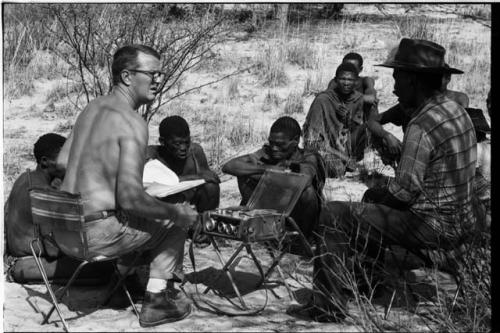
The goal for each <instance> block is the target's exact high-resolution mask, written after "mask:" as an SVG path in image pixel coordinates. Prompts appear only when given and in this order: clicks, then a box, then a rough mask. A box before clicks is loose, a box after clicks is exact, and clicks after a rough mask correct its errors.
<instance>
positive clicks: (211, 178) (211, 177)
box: [198, 170, 220, 184]
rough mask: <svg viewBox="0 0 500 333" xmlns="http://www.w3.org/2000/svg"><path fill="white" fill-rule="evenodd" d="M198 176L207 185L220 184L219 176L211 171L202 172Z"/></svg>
mask: <svg viewBox="0 0 500 333" xmlns="http://www.w3.org/2000/svg"><path fill="white" fill-rule="evenodd" d="M198 176H200V177H201V178H203V179H204V180H205V181H206V182H207V183H214V184H220V179H219V176H217V174H216V173H215V172H213V171H211V170H202V171H201V172H200V173H199V174H198Z"/></svg>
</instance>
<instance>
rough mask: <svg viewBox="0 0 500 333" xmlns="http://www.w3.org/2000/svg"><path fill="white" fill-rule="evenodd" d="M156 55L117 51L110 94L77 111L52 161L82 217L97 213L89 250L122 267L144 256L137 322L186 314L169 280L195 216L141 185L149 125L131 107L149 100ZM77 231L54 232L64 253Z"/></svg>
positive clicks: (156, 85) (139, 49)
mask: <svg viewBox="0 0 500 333" xmlns="http://www.w3.org/2000/svg"><path fill="white" fill-rule="evenodd" d="M160 58H161V56H160V54H159V53H158V52H156V51H155V50H154V49H152V48H150V47H148V46H144V45H128V46H123V47H121V48H120V49H118V50H117V51H116V52H115V54H114V56H113V63H112V66H111V69H112V74H113V88H112V90H111V92H110V93H109V94H108V95H106V96H102V97H98V98H97V99H95V100H93V101H91V102H90V103H89V104H88V105H87V107H86V108H85V109H84V110H83V111H82V112H81V113H80V114H79V116H78V118H77V119H76V123H75V125H74V127H73V130H72V132H71V134H70V136H69V138H68V140H67V141H66V143H65V144H64V146H63V148H62V149H61V152H60V154H59V157H58V166H59V167H60V168H63V169H65V170H66V173H65V177H64V181H63V183H62V185H61V189H62V190H64V191H68V192H71V193H80V194H81V197H82V199H83V210H84V214H85V215H90V214H92V215H93V216H96V215H97V214H99V213H100V214H101V217H96V218H95V220H93V221H91V222H87V226H88V231H87V235H88V238H89V241H88V247H89V254H90V255H104V256H113V257H115V256H119V257H120V261H119V263H118V269H119V270H120V271H121V272H123V273H125V272H127V271H129V270H128V266H130V264H131V262H130V260H131V259H133V258H135V255H134V254H133V252H139V253H146V254H148V258H147V260H148V262H149V279H148V282H147V286H146V290H145V291H144V300H143V304H142V308H141V313H140V317H139V324H140V325H141V326H142V327H149V326H156V325H160V324H163V323H167V322H173V321H177V320H181V319H183V318H185V317H186V316H187V315H189V313H190V312H191V305H190V304H189V302H187V300H186V299H185V298H182V297H181V294H180V293H179V292H178V290H176V289H173V282H175V277H176V273H177V272H179V271H182V262H183V259H184V243H185V238H186V230H187V228H189V227H190V226H191V225H192V224H193V223H195V222H196V221H197V216H198V214H197V212H196V211H195V210H194V209H192V208H191V207H190V206H189V205H188V204H171V203H166V202H162V201H160V200H158V199H156V198H154V197H152V196H150V195H148V194H147V193H146V192H145V191H144V187H143V183H142V179H143V169H144V164H145V162H146V151H147V142H148V126H147V123H146V122H145V121H144V119H143V118H142V117H141V116H140V115H139V114H138V112H137V110H138V109H139V107H140V106H142V105H144V104H148V103H152V102H153V101H154V99H155V97H156V94H157V93H158V91H159V89H160V87H161V86H162V80H163V79H164V77H165V75H164V73H163V72H162V71H161V62H160ZM77 236H78V235H75V234H74V233H70V232H60V231H57V232H54V238H55V240H56V242H57V243H58V245H59V247H60V249H61V250H62V251H64V252H71V249H72V244H73V242H74V239H75V237H77ZM113 287H114V286H113ZM116 295H119V294H118V293H115V296H116Z"/></svg>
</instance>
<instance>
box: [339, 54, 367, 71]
mask: <svg viewBox="0 0 500 333" xmlns="http://www.w3.org/2000/svg"><path fill="white" fill-rule="evenodd" d="M346 60H356V61H357V62H359V67H362V66H363V57H362V56H361V54H359V53H356V52H349V53H347V54H346V55H345V56H344V58H343V59H342V62H344V61H346Z"/></svg>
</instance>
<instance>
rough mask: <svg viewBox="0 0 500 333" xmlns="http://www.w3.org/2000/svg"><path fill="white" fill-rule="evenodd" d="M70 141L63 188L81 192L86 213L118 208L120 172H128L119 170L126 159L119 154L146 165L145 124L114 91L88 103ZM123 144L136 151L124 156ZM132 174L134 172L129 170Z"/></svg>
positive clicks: (66, 147)
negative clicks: (117, 194)
mask: <svg viewBox="0 0 500 333" xmlns="http://www.w3.org/2000/svg"><path fill="white" fill-rule="evenodd" d="M68 141H69V142H68V144H67V145H65V146H64V147H63V152H64V151H65V150H66V149H69V150H70V151H71V153H70V155H69V161H68V166H67V172H66V176H65V178H64V182H63V184H62V188H61V189H62V190H65V191H68V192H72V193H81V195H82V198H83V199H84V212H85V213H86V214H88V213H92V212H95V211H100V210H112V209H116V208H117V207H116V206H117V205H116V200H115V195H116V193H119V192H117V190H118V188H117V180H118V176H119V171H125V170H120V163H123V162H125V161H120V155H122V157H121V158H122V159H125V158H134V159H138V160H140V161H142V164H144V158H145V147H146V143H147V127H146V123H145V122H144V121H143V120H142V118H141V117H140V116H139V115H138V114H137V113H136V112H134V110H132V108H131V107H130V106H129V105H127V103H124V102H123V101H122V100H121V99H120V96H117V94H111V95H108V96H104V97H101V98H99V99H96V100H94V101H92V102H91V103H90V104H89V105H88V106H87V108H86V109H85V110H84V111H83V112H82V113H81V114H80V116H79V117H78V119H77V121H76V123H75V126H74V129H73V133H72V135H71V137H70V139H69V140H68ZM124 146H127V147H128V148H129V149H133V148H135V149H137V154H133V155H128V156H127V155H125V154H124V153H125V152H124V151H123V148H124ZM141 147H144V149H141ZM126 164H127V165H128V163H126ZM120 176H121V177H120V178H122V179H123V178H124V177H123V175H120ZM129 176H134V175H133V173H132V172H130V173H129ZM118 187H121V186H119V185H118ZM138 190H142V188H141V189H138Z"/></svg>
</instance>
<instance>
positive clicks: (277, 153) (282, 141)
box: [268, 132, 298, 162]
mask: <svg viewBox="0 0 500 333" xmlns="http://www.w3.org/2000/svg"><path fill="white" fill-rule="evenodd" d="M268 141H269V152H270V154H271V158H272V159H273V160H275V161H278V162H279V161H282V160H286V159H288V158H289V157H290V156H291V155H292V154H293V152H294V151H295V149H296V148H297V145H298V142H297V140H294V139H290V137H289V136H288V135H287V134H285V133H283V132H271V133H270V134H269V139H268Z"/></svg>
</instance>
